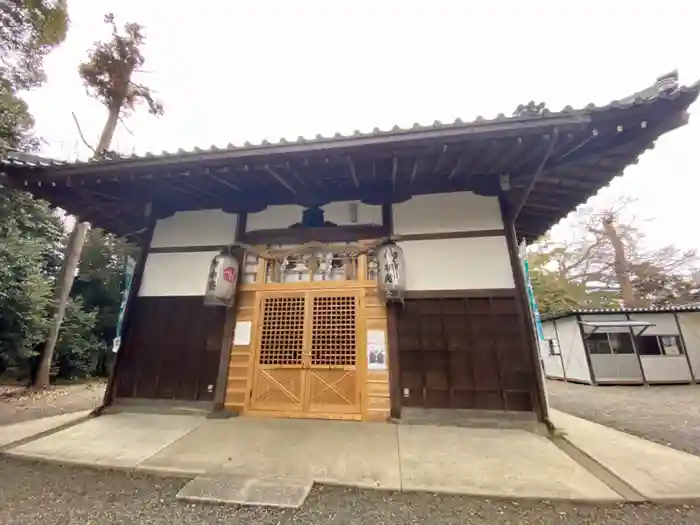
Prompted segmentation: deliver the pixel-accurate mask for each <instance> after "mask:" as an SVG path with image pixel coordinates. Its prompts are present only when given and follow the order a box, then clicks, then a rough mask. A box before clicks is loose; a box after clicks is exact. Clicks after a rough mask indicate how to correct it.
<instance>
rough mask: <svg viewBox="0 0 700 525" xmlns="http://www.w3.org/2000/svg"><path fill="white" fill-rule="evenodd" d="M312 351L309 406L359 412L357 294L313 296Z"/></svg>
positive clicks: (322, 410) (327, 410)
mask: <svg viewBox="0 0 700 525" xmlns="http://www.w3.org/2000/svg"><path fill="white" fill-rule="evenodd" d="M309 306H310V308H311V315H310V323H311V326H310V327H309V329H310V331H311V353H310V356H309V358H310V362H309V364H308V369H307V370H308V371H307V388H306V392H307V404H306V410H307V411H308V412H311V413H337V414H340V413H348V414H352V413H359V411H360V403H359V389H358V381H357V369H356V363H357V346H358V345H357V324H358V323H357V316H358V300H357V297H356V296H355V295H338V294H332V295H331V294H324V295H312V296H311V297H310V305H309Z"/></svg>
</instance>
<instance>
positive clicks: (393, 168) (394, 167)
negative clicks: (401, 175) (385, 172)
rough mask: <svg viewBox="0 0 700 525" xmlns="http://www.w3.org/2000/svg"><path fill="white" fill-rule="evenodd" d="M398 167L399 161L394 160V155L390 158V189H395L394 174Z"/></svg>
mask: <svg viewBox="0 0 700 525" xmlns="http://www.w3.org/2000/svg"><path fill="white" fill-rule="evenodd" d="M398 167H399V160H398V158H396V153H394V154H393V155H392V157H391V188H392V189H396V172H397V170H398Z"/></svg>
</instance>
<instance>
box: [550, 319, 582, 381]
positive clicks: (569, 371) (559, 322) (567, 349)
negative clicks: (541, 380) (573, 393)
mask: <svg viewBox="0 0 700 525" xmlns="http://www.w3.org/2000/svg"><path fill="white" fill-rule="evenodd" d="M554 322H555V323H556V329H557V333H558V334H559V347H560V348H561V357H562V360H563V361H564V372H565V373H566V377H567V379H575V380H577V381H584V382H586V383H590V382H591V372H590V369H589V368H588V361H587V360H586V348H585V346H584V344H583V339H582V338H581V331H580V329H579V325H578V321H577V320H576V318H575V317H564V318H561V319H556V320H555V321H554Z"/></svg>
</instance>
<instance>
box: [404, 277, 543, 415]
mask: <svg viewBox="0 0 700 525" xmlns="http://www.w3.org/2000/svg"><path fill="white" fill-rule="evenodd" d="M397 318H398V319H397V324H398V330H397V331H398V347H399V354H400V355H399V367H400V382H401V390H400V395H401V404H402V405H403V406H407V407H409V406H413V407H426V408H463V409H486V410H519V411H522V410H525V411H530V410H533V409H534V407H533V403H532V399H531V391H532V389H533V384H534V382H535V373H536V371H535V370H532V365H531V361H530V360H529V359H528V353H527V349H526V348H523V337H522V331H523V330H524V327H522V326H521V324H522V323H521V319H520V317H519V315H518V311H517V308H516V303H515V290H513V296H503V294H502V293H499V294H498V295H495V296H490V297H461V298H460V297H454V298H424V299H407V300H406V301H405V303H404V305H403V306H402V307H399V308H398V312H397ZM406 394H408V395H406Z"/></svg>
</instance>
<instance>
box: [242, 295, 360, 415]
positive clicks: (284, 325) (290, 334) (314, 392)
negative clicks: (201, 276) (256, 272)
mask: <svg viewBox="0 0 700 525" xmlns="http://www.w3.org/2000/svg"><path fill="white" fill-rule="evenodd" d="M259 309H260V310H259V314H258V319H260V326H259V333H258V338H257V341H258V345H257V347H258V348H257V352H256V367H255V372H254V377H253V384H252V390H251V397H250V408H251V410H254V411H275V412H278V413H279V412H282V414H279V415H288V416H297V417H320V418H323V417H333V416H340V417H343V416H353V415H359V414H360V411H361V408H360V391H359V384H358V374H357V348H358V329H357V328H358V324H359V323H358V315H359V300H358V296H357V295H356V294H354V293H351V292H350V293H347V292H325V291H324V292H321V291H319V292H316V291H307V292H294V293H284V294H272V293H270V294H269V295H267V294H266V295H264V296H263V297H262V298H261V300H260V303H259Z"/></svg>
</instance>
